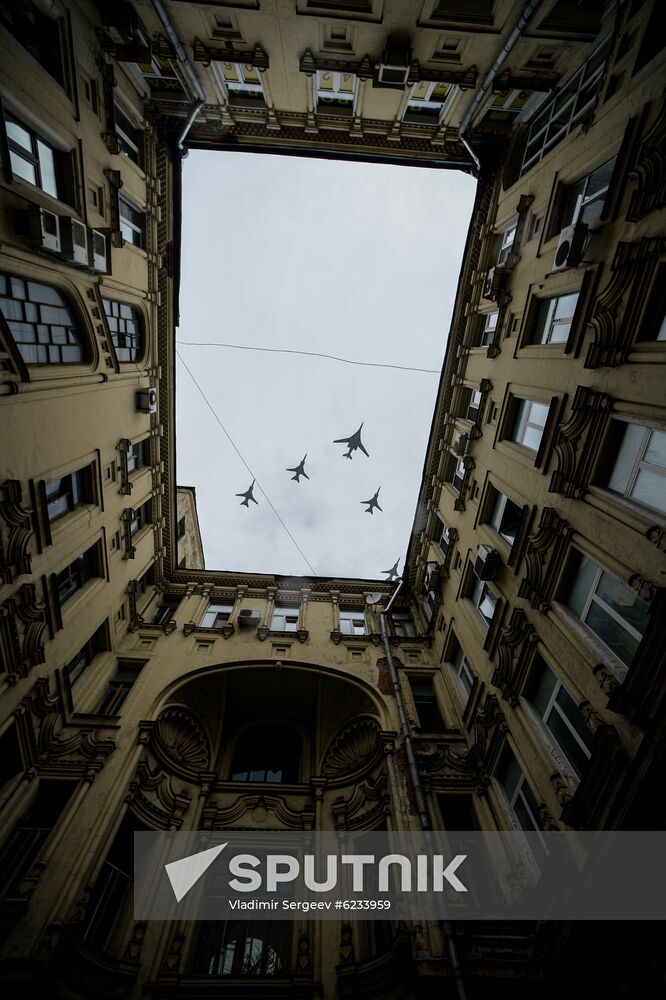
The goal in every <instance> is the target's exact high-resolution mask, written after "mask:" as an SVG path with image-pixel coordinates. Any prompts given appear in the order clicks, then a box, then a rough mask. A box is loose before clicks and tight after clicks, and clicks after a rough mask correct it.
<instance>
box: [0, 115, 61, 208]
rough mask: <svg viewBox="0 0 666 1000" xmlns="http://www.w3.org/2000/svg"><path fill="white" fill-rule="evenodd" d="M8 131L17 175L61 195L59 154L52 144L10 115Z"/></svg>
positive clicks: (51, 193) (11, 159)
mask: <svg viewBox="0 0 666 1000" xmlns="http://www.w3.org/2000/svg"><path fill="white" fill-rule="evenodd" d="M5 130H6V132H7V145H8V146H9V162H10V164H11V168H12V173H13V174H14V176H16V177H21V178H23V180H24V181H28V183H29V184H34V186H35V187H38V188H41V189H42V191H45V192H46V193H47V194H50V195H51V196H52V197H53V198H59V197H60V192H59V185H58V179H57V176H56V153H55V152H54V150H53V149H52V148H51V146H49V145H48V144H47V143H46V142H44V140H43V139H41V138H40V137H39V136H38V135H37V134H36V133H35V132H33V131H32V130H31V129H29V128H28V127H27V125H23V124H22V122H20V121H18V119H16V118H12V116H11V115H8V114H6V115H5ZM60 187H62V185H60Z"/></svg>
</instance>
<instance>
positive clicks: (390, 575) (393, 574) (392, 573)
mask: <svg viewBox="0 0 666 1000" xmlns="http://www.w3.org/2000/svg"><path fill="white" fill-rule="evenodd" d="M377 492H378V493H379V490H377ZM399 562H400V559H399V558H398V559H396V561H395V562H394V563H393V566H391V568H390V569H383V570H382V573H386V574H387V580H388V582H389V583H390V582H391V581H392V580H397V579H398V576H399V574H398V563H399Z"/></svg>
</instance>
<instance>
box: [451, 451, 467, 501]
mask: <svg viewBox="0 0 666 1000" xmlns="http://www.w3.org/2000/svg"><path fill="white" fill-rule="evenodd" d="M464 478H465V462H464V460H463V459H462V458H458V459H456V460H455V464H454V466H453V468H452V470H451V479H450V480H449V482H450V484H451V486H452V487H453V489H454V490H455V491H456V493H460V491H461V489H462V484H463V480H464Z"/></svg>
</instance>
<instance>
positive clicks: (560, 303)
mask: <svg viewBox="0 0 666 1000" xmlns="http://www.w3.org/2000/svg"><path fill="white" fill-rule="evenodd" d="M577 302H578V292H574V293H572V294H571V295H559V296H556V297H555V298H552V299H540V300H539V304H538V306H537V308H536V313H535V316H534V325H533V328H532V333H531V337H530V343H532V344H566V342H567V340H568V338H569V331H570V330H571V324H572V322H573V317H574V313H575V311H576V303H577Z"/></svg>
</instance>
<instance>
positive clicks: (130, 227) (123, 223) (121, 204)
mask: <svg viewBox="0 0 666 1000" xmlns="http://www.w3.org/2000/svg"><path fill="white" fill-rule="evenodd" d="M123 208H125V209H129V211H130V213H132V215H130V216H128V215H123ZM132 216H137V217H139V220H140V221H137V220H135V219H134V218H133V217H132ZM118 227H119V229H120V233H121V235H122V238H123V240H124V241H125V243H129V244H130V245H131V246H135V247H137V249H139V250H145V249H146V240H147V231H148V226H147V214H146V210H145V209H143V208H139V207H138V206H137V205H135V204H134V203H133V202H132V201H130V200H129V198H126V197H125V196H124V195H122V194H120V193H118ZM123 227H124V228H123ZM128 234H131V235H128ZM135 237H136V238H135Z"/></svg>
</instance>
